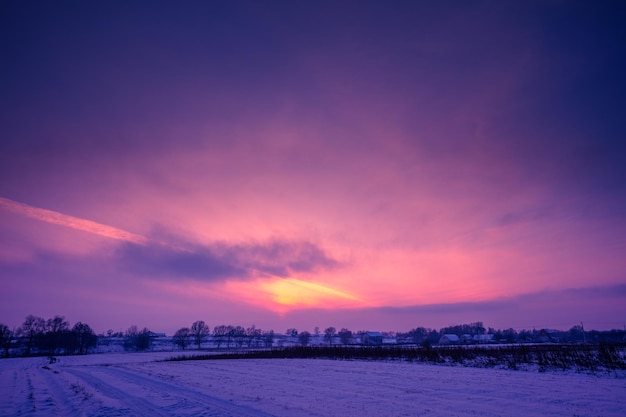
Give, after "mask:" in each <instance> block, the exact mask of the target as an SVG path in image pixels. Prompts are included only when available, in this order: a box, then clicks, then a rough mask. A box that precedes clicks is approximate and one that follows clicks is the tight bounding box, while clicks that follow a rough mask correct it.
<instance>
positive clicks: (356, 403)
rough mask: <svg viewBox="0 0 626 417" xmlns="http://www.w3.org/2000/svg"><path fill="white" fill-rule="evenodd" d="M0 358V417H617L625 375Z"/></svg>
mask: <svg viewBox="0 0 626 417" xmlns="http://www.w3.org/2000/svg"><path fill="white" fill-rule="evenodd" d="M171 355H172V353H171V352H169V353H168V352H159V353H136V354H101V355H89V356H75V357H61V358H60V359H59V361H58V362H57V363H54V364H49V363H48V360H47V359H46V358H17V359H3V360H0V415H2V416H21V415H36V416H147V415H150V416H381V415H388V416H477V415H479V416H487V417H488V416H567V417H575V416H594V417H595V416H620V417H623V416H624V415H626V395H625V394H626V379H624V378H616V377H615V376H610V375H608V374H602V375H583V374H576V373H557V372H555V373H536V372H526V371H508V370H497V369H477V368H465V367H449V366H436V365H424V364H417V363H407V362H359V361H332V360H321V359H314V360H311V359H277V360H216V361H189V362H154V361H155V360H157V359H163V358H166V357H169V356H171Z"/></svg>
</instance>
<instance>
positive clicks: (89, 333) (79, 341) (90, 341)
mask: <svg viewBox="0 0 626 417" xmlns="http://www.w3.org/2000/svg"><path fill="white" fill-rule="evenodd" d="M70 343H71V346H72V348H71V349H70V350H72V351H75V350H78V353H80V354H81V355H82V354H84V353H87V352H89V349H91V348H93V347H95V346H96V345H97V344H98V337H97V336H96V333H95V332H94V331H93V330H92V329H91V327H89V325H88V324H85V323H81V322H80V321H79V322H77V323H76V324H74V327H72V331H71V332H70Z"/></svg>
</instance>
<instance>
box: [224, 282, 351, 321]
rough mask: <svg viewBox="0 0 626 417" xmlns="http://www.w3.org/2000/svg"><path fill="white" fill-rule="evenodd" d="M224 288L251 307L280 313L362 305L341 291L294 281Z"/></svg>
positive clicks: (236, 283) (240, 283) (241, 284)
mask: <svg viewBox="0 0 626 417" xmlns="http://www.w3.org/2000/svg"><path fill="white" fill-rule="evenodd" d="M227 288H228V289H229V290H230V291H231V292H233V293H235V294H237V295H238V296H239V297H240V298H244V299H245V300H246V301H247V302H249V303H252V304H261V305H262V306H263V307H265V308H268V309H270V310H272V311H275V312H279V313H284V312H286V311H289V310H293V309H298V308H338V307H356V306H363V300H362V299H360V298H359V297H358V296H357V295H355V294H352V293H349V292H347V291H345V290H339V289H336V288H332V287H330V286H328V285H325V284H320V283H315V282H309V281H304V280H300V279H296V278H271V279H269V280H256V281H253V282H232V281H231V282H228V283H227Z"/></svg>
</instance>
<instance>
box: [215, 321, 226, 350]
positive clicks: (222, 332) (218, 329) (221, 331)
mask: <svg viewBox="0 0 626 417" xmlns="http://www.w3.org/2000/svg"><path fill="white" fill-rule="evenodd" d="M227 332H228V328H227V327H226V326H224V325H223V324H221V325H219V326H215V327H214V328H213V338H214V339H215V342H216V343H217V348H218V349H219V348H220V346H221V345H222V343H223V342H224V337H225V336H226V333H227Z"/></svg>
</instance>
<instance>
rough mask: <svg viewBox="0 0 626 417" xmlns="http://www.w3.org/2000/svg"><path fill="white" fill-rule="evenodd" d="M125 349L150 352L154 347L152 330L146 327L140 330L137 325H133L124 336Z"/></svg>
mask: <svg viewBox="0 0 626 417" xmlns="http://www.w3.org/2000/svg"><path fill="white" fill-rule="evenodd" d="M124 338H125V340H124V347H125V348H126V349H131V350H137V351H142V350H148V349H149V348H150V346H151V345H152V337H151V335H150V330H148V329H147V328H146V327H144V328H143V329H141V330H139V328H138V327H137V326H136V325H132V326H130V327H129V328H128V330H126V333H125V334H124Z"/></svg>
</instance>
